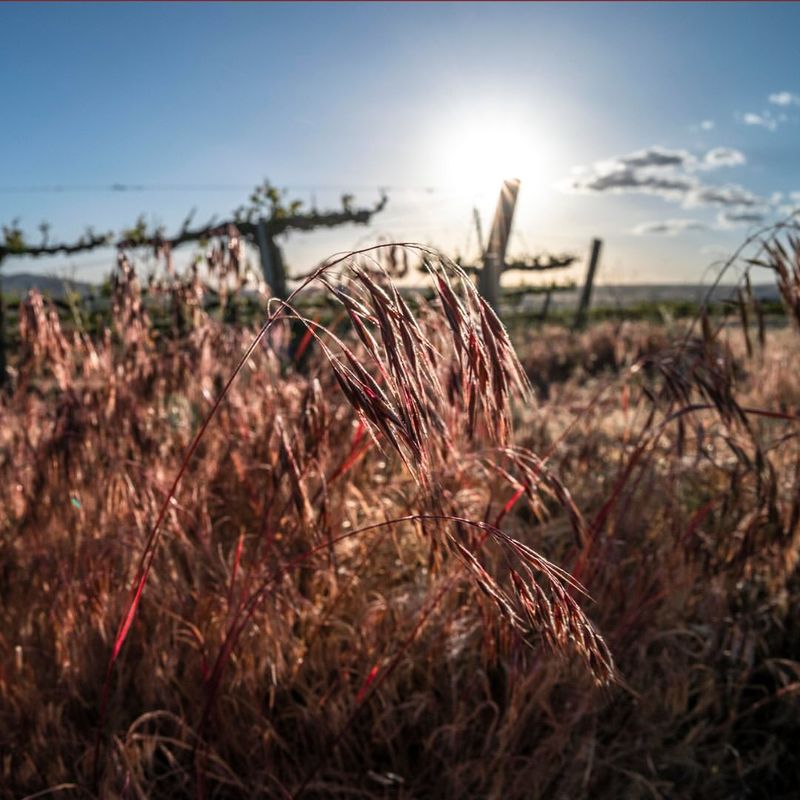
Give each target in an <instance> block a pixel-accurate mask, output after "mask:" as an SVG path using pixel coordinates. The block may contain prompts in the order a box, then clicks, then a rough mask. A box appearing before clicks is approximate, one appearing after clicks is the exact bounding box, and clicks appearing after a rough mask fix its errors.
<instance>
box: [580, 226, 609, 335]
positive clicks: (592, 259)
mask: <svg viewBox="0 0 800 800" xmlns="http://www.w3.org/2000/svg"><path fill="white" fill-rule="evenodd" d="M602 247H603V240H602V239H592V253H591V255H590V256H589V268H588V269H587V270H586V281H585V283H584V284H583V290H582V291H581V298H580V300H579V302H578V310H577V311H576V312H575V322H574V323H573V326H572V327H573V328H574V329H575V330H578V329H580V328H582V327H583V326H584V325H585V324H586V315H587V314H588V313H589V306H590V304H591V302H592V285H593V284H594V276H595V273H596V272H597V264H598V262H599V261H600V250H601V249H602Z"/></svg>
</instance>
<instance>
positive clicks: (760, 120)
mask: <svg viewBox="0 0 800 800" xmlns="http://www.w3.org/2000/svg"><path fill="white" fill-rule="evenodd" d="M0 30H2V31H3V34H4V35H3V47H2V48H0V100H1V101H2V106H1V107H2V109H3V111H2V113H0V223H2V224H8V223H10V222H11V221H13V220H18V221H19V224H20V225H21V227H22V228H23V229H25V230H26V231H27V232H28V233H29V238H30V239H32V240H36V239H37V237H38V235H39V234H38V233H37V229H38V226H39V224H40V223H41V222H43V221H46V222H47V223H48V224H49V225H50V230H51V233H50V237H51V239H59V240H71V239H75V238H78V237H79V236H80V235H81V233H82V232H83V231H84V229H85V228H86V227H87V226H92V227H93V228H94V229H95V230H98V231H106V230H108V231H120V230H121V229H123V228H124V227H129V226H130V225H131V224H132V223H133V222H134V220H135V219H136V218H137V217H138V216H139V215H140V214H145V216H146V219H147V220H148V221H149V222H150V223H151V224H163V225H165V226H166V228H167V230H168V231H169V230H174V229H177V228H178V226H179V225H180V222H181V221H182V220H183V219H184V217H185V216H186V214H187V212H188V211H190V210H191V209H196V216H195V219H196V220H197V221H203V220H205V219H207V218H210V217H211V216H213V215H217V216H218V217H219V218H225V217H226V215H227V214H229V212H231V211H232V210H233V209H234V208H236V207H237V206H239V205H240V204H241V203H242V202H243V201H245V200H246V198H247V196H248V194H249V187H252V186H254V185H255V184H257V183H259V182H261V181H263V180H264V179H269V180H270V181H271V182H272V183H273V184H275V185H277V186H279V187H281V188H285V189H286V192H287V198H289V199H295V198H296V199H299V200H302V201H303V202H304V203H305V204H306V207H310V206H312V205H315V206H316V207H318V208H319V209H321V210H324V209H326V208H329V207H330V208H336V207H338V206H339V203H340V200H339V198H340V196H341V195H342V194H343V193H345V192H346V193H351V194H354V195H355V198H356V202H357V204H359V205H370V204H372V203H374V202H375V201H376V200H377V199H378V197H379V191H380V189H385V190H386V191H387V193H388V196H389V202H388V205H387V207H386V209H385V210H384V211H383V212H382V213H381V214H379V215H376V216H375V217H374V219H373V224H371V225H370V226H369V227H358V226H345V227H342V228H337V229H332V230H325V231H316V232H312V233H294V234H290V235H289V236H288V237H287V238H286V239H285V240H284V241H283V243H282V244H283V247H284V251H285V256H286V260H287V262H288V264H289V266H290V268H291V269H292V270H293V271H295V272H296V273H298V272H303V271H306V270H308V269H309V268H311V267H312V266H314V265H315V264H316V263H317V262H318V261H319V260H321V259H323V258H325V257H326V256H328V255H330V254H331V253H333V252H337V251H342V250H346V249H351V248H353V247H357V246H364V245H365V244H369V243H372V242H375V241H377V240H378V238H379V237H382V238H383V239H384V240H385V239H391V240H396V241H417V242H422V243H425V244H430V245H433V246H436V247H439V248H441V249H442V250H444V251H445V252H447V253H448V254H449V255H456V254H460V255H462V256H464V257H466V258H467V259H474V258H476V257H477V255H478V251H477V235H476V233H475V230H474V224H473V208H478V210H479V212H480V215H481V219H482V225H483V229H484V235H485V232H486V231H487V230H488V228H489V226H490V224H491V219H492V215H493V212H494V206H495V203H496V198H497V194H498V190H499V186H500V181H501V180H502V179H503V178H505V177H519V178H520V179H521V181H522V184H521V189H520V195H519V204H518V207H517V212H516V216H515V220H514V229H513V233H512V238H511V243H510V254H511V255H515V256H516V255H519V256H524V255H526V254H527V255H531V254H535V253H538V252H551V253H563V252H571V253H575V254H576V255H579V256H582V257H583V256H585V255H586V253H587V252H588V249H589V245H590V240H591V239H592V237H595V236H597V237H600V238H602V239H603V241H604V250H603V260H602V262H601V267H600V271H599V274H598V280H599V281H600V282H605V283H639V282H645V283H647V282H649V283H677V282H690V283H693V282H698V281H700V280H701V279H702V278H703V277H707V274H708V273H707V268H708V267H709V265H710V264H711V263H712V262H714V261H715V260H716V259H718V258H719V257H720V256H721V255H722V254H724V253H727V252H730V251H732V250H733V249H734V248H735V247H736V246H737V244H738V243H739V242H741V241H742V239H743V238H744V237H745V236H746V235H747V233H748V231H752V230H753V229H754V228H755V227H758V226H759V225H760V224H763V222H766V221H770V220H773V219H778V218H780V217H782V216H785V215H786V214H787V213H789V211H790V210H791V209H792V208H794V207H797V206H800V49H798V47H797V31H798V30H800V5H797V4H781V3H776V4H770V3H752V4H750V3H735V4H726V3H709V4H703V3H698V4H684V3H675V4H670V3H658V4H641V5H639V4H628V3H624V4H606V3H541V4H539V3H537V4H519V3H508V4H505V3H491V4H483V3H432V4H423V3H408V4H403V3H371V4H358V3H341V4H339V3H325V4H316V3H313V4H303V3H290V4H289V3H287V4H280V3H276V4H264V5H261V4H249V3H248V4H235V3H225V4H214V3H202V4H192V3H179V4H149V3H148V4H138V3H124V4H94V3H89V4H68V3H58V4H36V5H34V4H27V3H20V4H14V3H4V4H2V5H0ZM112 185H126V186H132V187H140V188H132V189H129V190H127V191H109V190H108V188H107V187H110V186H112ZM59 187H60V188H59ZM56 188H59V190H58V191H56V190H55V189H56ZM112 264H113V259H112V258H111V254H109V253H102V252H101V253H98V252H94V253H90V254H87V255H84V256H75V257H72V258H69V259H65V258H64V257H59V258H55V259H48V260H46V261H43V260H39V261H35V262H34V261H32V260H23V259H14V260H8V261H7V262H6V263H5V264H4V266H3V269H4V271H5V272H9V273H10V272H19V271H33V272H36V271H39V272H49V273H55V274H61V275H66V274H70V275H73V276H74V277H76V278H79V279H84V280H97V279H98V278H99V277H100V276H101V275H102V274H103V273H106V272H108V270H109V269H110V267H111V266H112ZM575 269H576V270H577V271H578V272H582V270H583V269H584V267H582V266H580V265H579V266H577V267H576V268H575ZM576 275H577V273H576Z"/></svg>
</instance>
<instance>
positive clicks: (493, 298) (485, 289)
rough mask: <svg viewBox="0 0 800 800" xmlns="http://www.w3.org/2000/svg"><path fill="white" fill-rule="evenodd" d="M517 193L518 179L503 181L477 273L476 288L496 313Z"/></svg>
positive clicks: (497, 311) (498, 305)
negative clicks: (481, 264)
mask: <svg viewBox="0 0 800 800" xmlns="http://www.w3.org/2000/svg"><path fill="white" fill-rule="evenodd" d="M518 193H519V181H518V180H517V179H516V178H513V179H511V180H508V181H503V186H502V188H501V189H500V198H499V200H498V201H497V210H496V211H495V213H494V222H493V223H492V232H491V234H490V235H489V244H488V246H487V247H486V252H485V253H484V255H483V267H482V269H481V271H480V272H479V273H478V289H479V291H480V293H481V294H482V295H483V297H484V298H485V300H486V302H487V303H488V304H489V305H490V306H491V307H492V308H493V309H494V311H495V312H496V313H499V308H500V275H501V274H502V272H503V266H504V265H505V260H506V249H507V248H508V240H509V237H510V236H511V223H512V221H513V219H514V209H515V208H516V205H517V194H518Z"/></svg>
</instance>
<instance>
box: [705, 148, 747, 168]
mask: <svg viewBox="0 0 800 800" xmlns="http://www.w3.org/2000/svg"><path fill="white" fill-rule="evenodd" d="M746 161H747V159H746V158H745V157H744V153H743V152H742V151H741V150H736V149H734V148H733V147H714V148H712V149H711V150H709V151H708V152H707V153H706V154H705V156H704V158H703V166H704V167H705V168H706V169H716V168H717V167H738V166H740V165H741V164H744V163H745V162H746Z"/></svg>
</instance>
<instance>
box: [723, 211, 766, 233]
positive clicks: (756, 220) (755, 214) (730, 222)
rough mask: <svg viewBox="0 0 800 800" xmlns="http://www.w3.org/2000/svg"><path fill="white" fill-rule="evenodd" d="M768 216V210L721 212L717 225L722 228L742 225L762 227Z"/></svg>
mask: <svg viewBox="0 0 800 800" xmlns="http://www.w3.org/2000/svg"><path fill="white" fill-rule="evenodd" d="M766 216H767V211H766V209H755V210H751V209H748V210H741V209H739V210H726V211H720V212H719V214H718V215H717V223H718V224H719V227H720V228H723V229H726V228H735V227H739V226H742V225H760V224H762V223H763V222H764V221H765V219H766Z"/></svg>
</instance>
